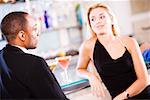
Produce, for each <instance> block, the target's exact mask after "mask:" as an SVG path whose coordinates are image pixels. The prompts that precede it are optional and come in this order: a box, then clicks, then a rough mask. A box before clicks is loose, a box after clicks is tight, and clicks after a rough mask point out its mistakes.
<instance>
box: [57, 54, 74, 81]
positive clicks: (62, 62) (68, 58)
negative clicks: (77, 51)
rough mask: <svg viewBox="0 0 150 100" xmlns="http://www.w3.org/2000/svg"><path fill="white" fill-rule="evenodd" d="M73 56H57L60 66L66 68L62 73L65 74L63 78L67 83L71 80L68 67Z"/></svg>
mask: <svg viewBox="0 0 150 100" xmlns="http://www.w3.org/2000/svg"><path fill="white" fill-rule="evenodd" d="M71 57H72V56H63V57H57V58H56V61H57V62H58V64H59V65H60V67H61V68H62V69H63V70H64V73H61V75H62V76H64V79H63V80H64V82H65V83H69V82H70V79H69V76H68V71H67V69H68V66H69V64H70V61H71Z"/></svg>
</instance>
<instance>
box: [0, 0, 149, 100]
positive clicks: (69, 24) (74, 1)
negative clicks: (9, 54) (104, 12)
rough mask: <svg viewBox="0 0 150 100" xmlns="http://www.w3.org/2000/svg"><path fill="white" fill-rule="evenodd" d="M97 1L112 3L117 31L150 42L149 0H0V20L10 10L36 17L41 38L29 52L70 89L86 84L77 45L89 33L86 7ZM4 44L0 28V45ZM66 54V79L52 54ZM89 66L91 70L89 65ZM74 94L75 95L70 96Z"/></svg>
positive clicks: (139, 40)
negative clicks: (79, 70)
mask: <svg viewBox="0 0 150 100" xmlns="http://www.w3.org/2000/svg"><path fill="white" fill-rule="evenodd" d="M98 2H104V3H106V4H108V5H109V6H110V7H111V9H112V10H113V12H114V13H115V15H116V18H117V21H118V24H119V28H120V31H121V34H120V35H122V36H132V37H135V38H136V40H137V41H138V43H139V44H141V43H143V42H145V43H150V0H0V22H1V20H2V18H3V17H4V16H5V15H6V14H8V13H9V12H12V11H26V12H28V13H30V14H32V15H33V16H34V17H35V18H37V19H39V21H40V24H41V36H40V40H39V43H38V47H37V48H36V49H35V50H30V52H31V53H32V54H35V55H38V56H41V57H43V58H44V59H45V60H46V62H47V63H48V65H49V66H50V69H51V70H53V73H54V74H55V76H56V78H57V80H58V82H59V83H60V85H61V87H62V89H63V90H64V91H68V90H69V91H70V90H73V89H77V88H81V87H86V86H89V84H88V80H87V79H85V78H82V79H81V76H80V77H79V76H78V75H77V74H76V72H75V67H76V64H77V60H78V54H79V47H80V45H81V43H82V42H83V41H84V40H86V39H88V38H89V35H90V33H89V31H88V29H87V16H86V14H87V9H88V8H89V6H90V5H92V4H94V3H98ZM6 44H7V42H6V40H5V37H4V36H3V35H2V33H1V31H0V49H2V48H3V47H4V46H5V45H6ZM147 47H148V46H147ZM142 48H145V47H144V46H143V47H142ZM149 48H150V45H149ZM68 55H71V56H72V58H71V60H69V61H70V64H69V68H68V77H69V79H70V80H71V81H69V83H65V82H63V77H64V73H63V69H62V68H60V67H59V66H60V65H59V64H57V62H56V59H55V58H56V57H61V56H68ZM148 64H149V63H148ZM56 66H57V67H56ZM89 66H90V65H89ZM147 66H150V64H149V65H147ZM88 68H89V70H90V67H88ZM149 73H150V70H149ZM68 84H69V85H68ZM86 93H87V92H85V93H84V94H86ZM65 94H66V92H65ZM80 94H81V93H79V95H80ZM74 97H76V95H75V96H70V98H74ZM89 100H90V99H89Z"/></svg>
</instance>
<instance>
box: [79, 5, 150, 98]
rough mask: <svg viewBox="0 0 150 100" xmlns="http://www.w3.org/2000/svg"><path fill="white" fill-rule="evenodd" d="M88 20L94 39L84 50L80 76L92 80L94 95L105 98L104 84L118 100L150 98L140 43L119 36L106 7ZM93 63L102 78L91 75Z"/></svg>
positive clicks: (93, 10) (93, 8) (95, 8)
mask: <svg viewBox="0 0 150 100" xmlns="http://www.w3.org/2000/svg"><path fill="white" fill-rule="evenodd" d="M87 18H88V24H89V27H90V29H91V34H92V37H91V38H90V39H88V40H86V41H85V42H84V43H83V44H82V46H81V48H80V54H79V60H78V64H77V72H78V73H80V74H82V75H85V76H87V77H88V79H89V82H90V85H91V89H92V93H94V94H96V95H98V96H105V94H104V88H103V85H102V84H103V83H104V84H105V86H106V87H107V89H108V91H109V92H110V94H111V96H112V98H113V99H114V100H123V99H128V98H136V99H143V98H144V99H148V98H150V83H149V81H148V72H147V69H146V66H145V64H144V60H143V58H142V55H141V52H140V48H139V46H138V44H137V42H136V40H135V39H134V38H131V37H121V36H119V31H118V29H117V24H116V22H115V18H114V15H113V13H112V11H111V10H110V8H109V7H108V6H107V5H105V4H102V3H98V4H95V5H93V6H91V7H90V8H89V10H88V14H87ZM89 62H92V63H93V65H94V67H95V69H96V70H97V72H98V75H97V74H96V73H91V72H89V71H87V66H88V64H89Z"/></svg>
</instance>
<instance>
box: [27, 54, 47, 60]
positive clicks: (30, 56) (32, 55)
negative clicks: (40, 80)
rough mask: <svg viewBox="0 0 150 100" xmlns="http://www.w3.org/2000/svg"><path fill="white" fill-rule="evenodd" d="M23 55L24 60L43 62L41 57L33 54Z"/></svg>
mask: <svg viewBox="0 0 150 100" xmlns="http://www.w3.org/2000/svg"><path fill="white" fill-rule="evenodd" d="M24 55H25V57H26V58H29V59H34V60H37V59H38V60H44V58H42V57H40V56H37V55H34V54H28V53H24Z"/></svg>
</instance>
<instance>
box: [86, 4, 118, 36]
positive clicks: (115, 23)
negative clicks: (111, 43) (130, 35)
mask: <svg viewBox="0 0 150 100" xmlns="http://www.w3.org/2000/svg"><path fill="white" fill-rule="evenodd" d="M99 7H100V8H104V9H105V10H106V11H107V13H108V14H109V15H110V17H111V18H112V21H113V24H112V32H113V35H114V36H118V35H119V27H118V25H117V22H116V18H115V16H114V14H113V12H112V10H111V9H110V8H109V6H107V5H106V4H104V3H97V4H94V5H92V6H91V7H90V8H89V9H88V12H87V20H88V21H87V22H88V23H87V24H88V26H89V28H90V31H91V33H92V34H91V35H92V36H96V33H95V32H94V31H93V30H92V27H91V23H90V18H89V15H90V13H91V11H92V10H93V9H95V8H99Z"/></svg>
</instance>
